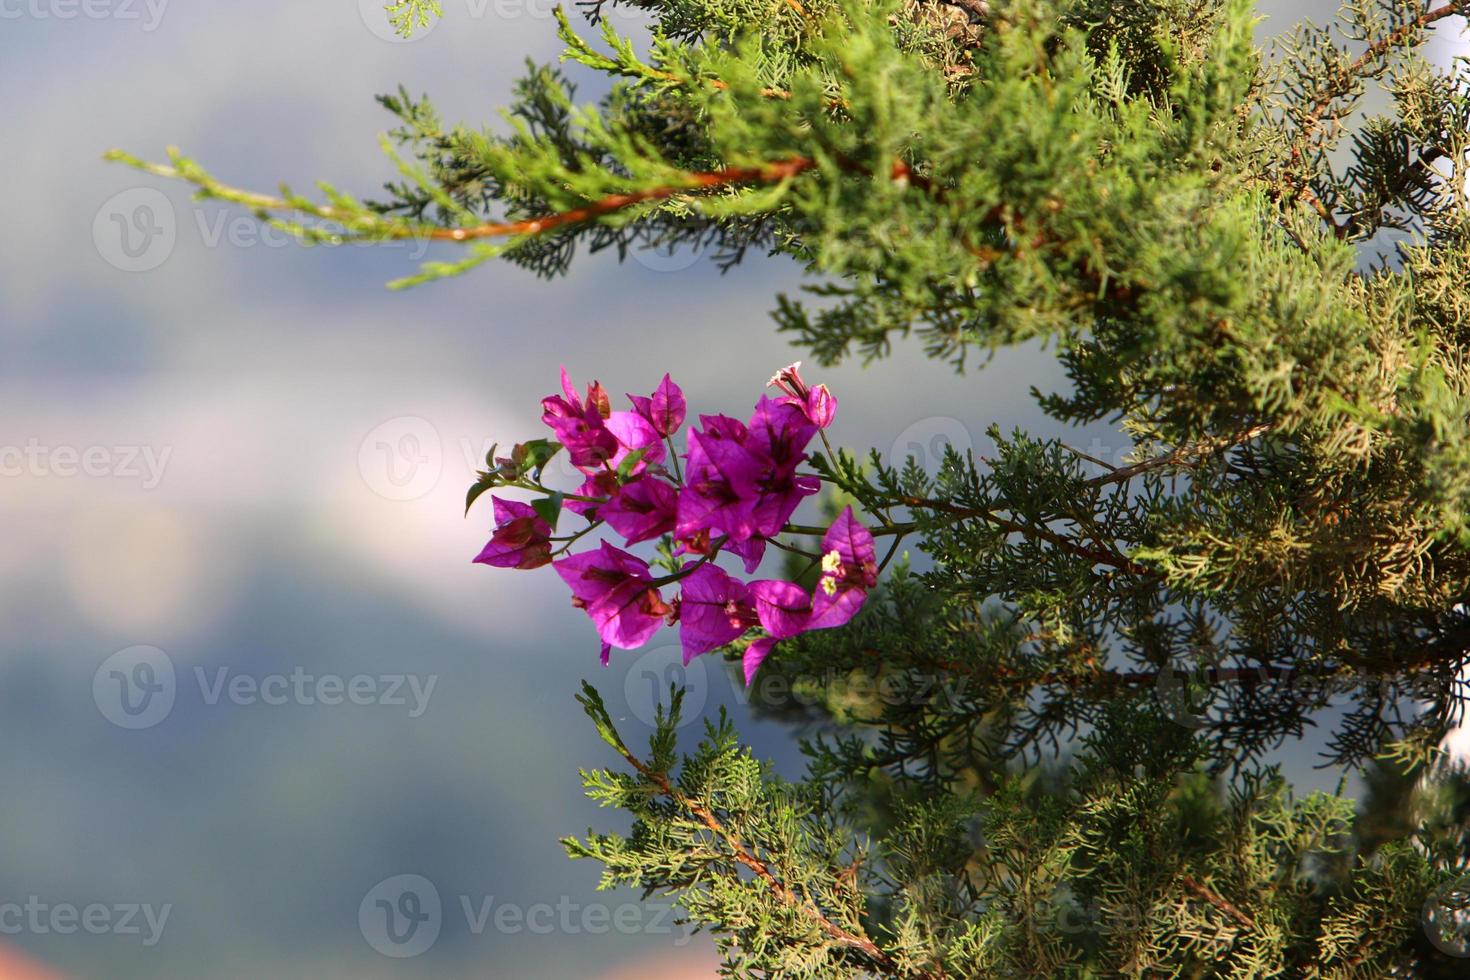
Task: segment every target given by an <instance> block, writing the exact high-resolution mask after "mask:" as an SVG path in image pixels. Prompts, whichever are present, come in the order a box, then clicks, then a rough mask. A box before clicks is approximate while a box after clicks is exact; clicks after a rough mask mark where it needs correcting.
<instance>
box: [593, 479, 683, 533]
mask: <svg viewBox="0 0 1470 980" xmlns="http://www.w3.org/2000/svg"><path fill="white" fill-rule="evenodd" d="M677 503H678V493H677V492H676V491H675V490H674V488H673V487H672V486H670V485H669V484H667V483H665V482H664V481H663V480H661V479H659V478H658V477H656V476H652V475H644V476H640V477H636V478H634V479H632V480H630V481H628V482H627V483H625V484H623V485H622V486H621V487H619V488H618V490H617V491H616V492H615V493H614V494H613V495H612V498H611V499H610V500H608V502H607V503H605V504H601V505H599V506H598V508H597V516H598V518H599V519H601V520H604V521H606V522H607V523H608V526H609V527H611V528H612V529H613V530H614V531H617V532H618V533H619V534H621V535H622V536H623V537H624V538H626V539H627V543H628V544H637V543H638V542H640V541H650V540H652V539H654V538H657V537H659V536H661V535H664V534H667V533H669V532H670V531H672V530H673V529H674V508H675V506H676V505H677Z"/></svg>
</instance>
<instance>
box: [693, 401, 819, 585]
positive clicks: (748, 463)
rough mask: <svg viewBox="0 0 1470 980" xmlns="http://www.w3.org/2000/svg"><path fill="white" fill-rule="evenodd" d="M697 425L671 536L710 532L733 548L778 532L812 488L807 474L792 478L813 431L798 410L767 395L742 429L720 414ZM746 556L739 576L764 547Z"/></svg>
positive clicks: (815, 482)
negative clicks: (698, 427)
mask: <svg viewBox="0 0 1470 980" xmlns="http://www.w3.org/2000/svg"><path fill="white" fill-rule="evenodd" d="M700 422H701V423H702V424H703V426H704V428H703V429H702V430H695V431H693V432H690V433H689V454H688V458H689V466H688V469H687V472H686V475H685V485H684V490H683V491H682V492H681V493H680V495H679V516H678V522H677V532H678V535H679V536H680V537H692V536H693V535H695V534H697V533H698V532H700V531H710V532H712V533H718V534H724V535H728V536H729V538H730V542H731V544H732V545H734V546H739V545H744V544H746V543H747V542H749V541H751V540H752V539H754V538H756V537H761V538H769V537H773V536H774V535H776V534H778V533H780V531H781V529H782V528H783V527H784V526H785V525H786V522H787V521H788V520H789V519H790V518H791V515H792V514H793V513H794V512H795V511H796V508H797V506H798V505H799V504H800V503H801V500H802V498H803V497H806V496H809V495H811V494H813V493H816V492H817V490H818V487H819V482H818V480H817V479H816V478H815V477H806V476H798V475H797V469H798V467H799V466H800V465H801V463H802V462H803V461H804V460H805V459H806V453H805V451H804V450H805V447H806V444H807V443H808V442H810V441H811V438H812V436H813V435H815V434H816V431H817V430H816V427H815V426H814V425H812V424H811V423H810V422H809V421H808V420H807V418H806V416H805V415H803V414H802V413H801V411H800V410H799V409H797V408H794V407H792V406H789V405H783V404H781V403H779V402H777V401H775V400H773V399H770V398H762V399H761V400H760V403H759V404H757V405H756V407H755V413H754V414H753V415H752V416H751V420H750V424H749V425H745V424H742V423H740V422H739V421H737V420H735V419H732V418H729V417H727V416H723V415H717V416H701V417H700ZM732 550H733V548H732ZM749 551H750V552H751V554H746V555H743V557H745V559H746V565H747V571H750V570H753V569H754V567H755V565H757V564H759V562H760V554H761V553H763V551H764V546H763V545H762V546H759V547H755V548H751V549H749Z"/></svg>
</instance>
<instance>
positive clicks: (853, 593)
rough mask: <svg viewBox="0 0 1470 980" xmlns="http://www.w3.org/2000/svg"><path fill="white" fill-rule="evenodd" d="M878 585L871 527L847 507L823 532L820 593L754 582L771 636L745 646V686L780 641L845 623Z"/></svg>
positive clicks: (758, 607) (754, 600)
mask: <svg viewBox="0 0 1470 980" xmlns="http://www.w3.org/2000/svg"><path fill="white" fill-rule="evenodd" d="M877 584H878V562H877V552H876V550H875V549H874V546H873V535H872V532H870V531H869V530H868V529H867V528H865V527H863V526H862V524H860V523H858V520H857V518H856V517H854V516H853V513H852V508H851V507H848V508H846V509H845V510H843V512H842V513H841V514H840V515H838V518H837V520H835V521H833V522H832V526H831V527H829V528H828V529H827V533H826V534H824V535H823V536H822V576H821V578H820V579H818V580H817V590H816V592H815V594H813V595H808V594H807V592H806V590H805V589H803V588H802V587H801V586H799V585H797V584H795V583H794V582H783V581H780V580H769V579H768V580H762V581H759V582H751V583H750V586H749V589H750V597H751V600H752V604H753V605H754V606H755V612H756V617H757V618H758V619H759V620H760V624H761V626H762V627H764V628H765V631H766V632H767V633H769V634H770V636H768V637H763V638H761V639H759V640H756V641H755V642H754V643H752V644H751V645H750V646H749V647H748V648H747V649H746V651H745V663H744V667H745V683H746V685H747V686H749V685H750V683H751V681H752V680H753V679H754V677H755V674H756V671H757V670H759V669H760V666H761V664H762V663H763V662H765V659H766V657H768V656H769V655H770V653H771V650H772V648H774V647H775V645H776V644H777V643H779V642H780V641H782V640H786V639H790V638H791V637H793V636H797V635H798V634H801V633H805V632H807V631H808V630H822V629H832V628H833V627H836V626H842V625H844V624H845V623H847V622H848V621H849V620H851V619H852V617H853V616H856V615H857V612H858V610H859V609H861V608H862V606H863V602H864V601H865V600H866V599H867V598H868V590H869V589H872V588H873V587H874V586H875V585H877Z"/></svg>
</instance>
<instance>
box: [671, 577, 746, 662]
mask: <svg viewBox="0 0 1470 980" xmlns="http://www.w3.org/2000/svg"><path fill="white" fill-rule="evenodd" d="M681 584H682V585H683V587H684V589H683V592H682V593H681V594H680V596H679V598H678V599H676V600H675V602H676V604H677V605H678V609H679V641H680V643H681V644H682V645H683V647H684V664H685V665H686V666H687V665H688V664H689V662H690V661H691V660H693V659H694V658H695V657H697V656H699V655H700V654H702V653H708V652H709V651H711V650H714V649H716V648H717V647H722V646H724V645H725V644H727V643H729V642H731V641H732V640H734V639H736V638H737V637H739V636H740V635H741V634H742V633H744V632H745V631H746V630H747V629H749V628H750V627H752V626H754V625H756V621H757V620H756V612H755V608H754V607H753V606H752V605H751V604H750V595H749V590H748V589H747V588H746V587H745V584H744V583H743V582H740V581H738V580H736V579H733V578H731V577H730V576H729V575H727V574H726V573H725V570H724V569H722V568H720V567H719V566H718V565H712V564H704V565H700V566H699V567H698V568H696V569H695V570H694V571H693V572H691V573H690V574H689V575H687V576H685V578H684V579H683V580H682V582H681Z"/></svg>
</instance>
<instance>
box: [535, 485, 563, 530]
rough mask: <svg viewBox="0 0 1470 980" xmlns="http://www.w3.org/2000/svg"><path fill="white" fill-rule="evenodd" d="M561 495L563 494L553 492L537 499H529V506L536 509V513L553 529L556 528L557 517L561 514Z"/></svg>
mask: <svg viewBox="0 0 1470 980" xmlns="http://www.w3.org/2000/svg"><path fill="white" fill-rule="evenodd" d="M563 497H564V495H563V494H560V493H553V494H552V495H551V496H549V497H541V498H540V499H538V500H533V501H531V507H532V509H534V510H535V511H536V515H537V516H538V517H540V518H541V519H542V520H543V521H545V522H546V523H547V524H550V525H551V529H552V530H553V531H554V530H556V520H557V518H559V517H560V516H561V504H562V500H563Z"/></svg>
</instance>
